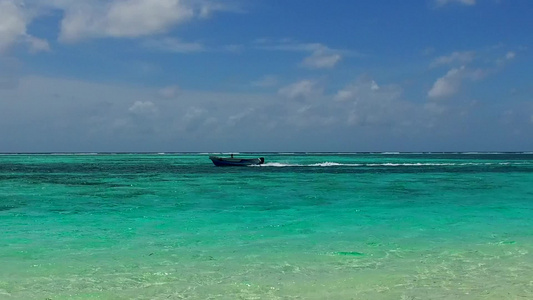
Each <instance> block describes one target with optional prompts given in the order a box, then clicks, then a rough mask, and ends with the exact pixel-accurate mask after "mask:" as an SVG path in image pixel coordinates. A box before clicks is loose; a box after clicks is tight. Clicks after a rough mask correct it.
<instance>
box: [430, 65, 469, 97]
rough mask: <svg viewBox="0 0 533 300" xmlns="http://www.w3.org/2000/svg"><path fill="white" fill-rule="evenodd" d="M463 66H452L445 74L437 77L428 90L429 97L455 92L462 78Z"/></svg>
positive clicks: (448, 94)
mask: <svg viewBox="0 0 533 300" xmlns="http://www.w3.org/2000/svg"><path fill="white" fill-rule="evenodd" d="M464 74H465V67H464V66H463V67H461V68H453V69H451V70H450V71H448V73H446V75H444V76H443V77H441V78H439V79H437V81H435V83H434V84H433V87H432V88H431V89H430V90H429V92H428V97H430V98H442V97H448V96H451V95H453V94H455V93H456V92H457V91H458V90H459V87H460V85H461V81H462V80H463V78H464Z"/></svg>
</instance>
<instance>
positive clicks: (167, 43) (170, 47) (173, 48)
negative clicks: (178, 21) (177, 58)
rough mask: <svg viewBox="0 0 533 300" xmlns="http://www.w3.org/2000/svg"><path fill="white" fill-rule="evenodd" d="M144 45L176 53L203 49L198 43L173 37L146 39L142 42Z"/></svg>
mask: <svg viewBox="0 0 533 300" xmlns="http://www.w3.org/2000/svg"><path fill="white" fill-rule="evenodd" d="M144 46H145V47H148V48H153V49H157V50H161V51H168V52H176V53H193V52H202V51H205V47H204V46H203V45H202V44H200V43H186V42H182V41H180V40H178V39H175V38H163V39H159V40H154V39H153V40H148V41H145V42H144Z"/></svg>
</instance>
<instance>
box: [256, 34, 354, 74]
mask: <svg viewBox="0 0 533 300" xmlns="http://www.w3.org/2000/svg"><path fill="white" fill-rule="evenodd" d="M256 47H257V48H258V49H262V50H272V51H294V52H306V53H309V56H307V57H306V58H305V59H304V60H303V61H302V63H301V65H302V66H303V67H306V68H310V69H324V68H326V69H329V68H333V67H335V65H337V63H338V62H339V61H341V60H342V53H344V52H346V51H340V50H336V49H331V48H329V47H327V46H325V45H322V44H320V43H299V42H296V41H294V40H292V39H284V40H281V41H271V40H268V39H259V40H257V41H256Z"/></svg>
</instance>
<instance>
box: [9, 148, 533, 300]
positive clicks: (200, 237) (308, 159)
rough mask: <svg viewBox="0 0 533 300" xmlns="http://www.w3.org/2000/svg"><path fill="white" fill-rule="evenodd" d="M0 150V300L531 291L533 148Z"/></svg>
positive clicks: (527, 295) (475, 295)
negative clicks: (222, 154) (242, 160)
mask: <svg viewBox="0 0 533 300" xmlns="http://www.w3.org/2000/svg"><path fill="white" fill-rule="evenodd" d="M237 156H242V157H259V156H262V157H265V161H266V163H265V164H264V165H262V166H250V167H215V166H214V165H213V164H212V163H211V161H210V160H209V158H208V157H209V154H208V153H189V154H187V153H158V154H157V153H153V154H146V153H145V154H142V153H141V154H135V153H118V154H112V153H103V154H95V153H86V154H65V153H58V154H9V155H0V299H6V300H11V299H24V300H28V299H40V300H46V299H48V300H50V299H52V300H59V299H69V300H70V299H110V300H111V299H112V300H116V299H533V153H241V154H238V155H237Z"/></svg>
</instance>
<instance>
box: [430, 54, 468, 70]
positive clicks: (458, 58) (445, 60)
mask: <svg viewBox="0 0 533 300" xmlns="http://www.w3.org/2000/svg"><path fill="white" fill-rule="evenodd" d="M473 59H474V52H473V51H464V52H458V51H456V52H453V53H452V54H450V55H444V56H440V57H437V58H436V59H434V60H433V61H432V62H431V64H430V67H438V66H442V65H449V64H453V63H459V64H466V63H469V62H471V61H472V60H473Z"/></svg>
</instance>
